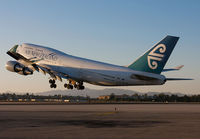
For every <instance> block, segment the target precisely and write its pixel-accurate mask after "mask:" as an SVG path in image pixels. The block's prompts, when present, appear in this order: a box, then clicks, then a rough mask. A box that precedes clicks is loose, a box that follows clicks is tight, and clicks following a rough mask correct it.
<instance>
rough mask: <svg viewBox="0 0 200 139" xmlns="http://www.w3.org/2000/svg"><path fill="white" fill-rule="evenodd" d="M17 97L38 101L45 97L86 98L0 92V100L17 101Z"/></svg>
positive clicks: (83, 98)
mask: <svg viewBox="0 0 200 139" xmlns="http://www.w3.org/2000/svg"><path fill="white" fill-rule="evenodd" d="M19 99H22V100H26V101H29V100H32V99H35V100H38V101H42V100H45V99H49V100H87V99H88V96H87V97H83V96H67V95H49V96H43V95H34V94H29V93H26V94H15V93H12V94H11V93H3V94H0V101H9V100H12V101H19Z"/></svg>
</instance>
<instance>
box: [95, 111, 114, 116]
mask: <svg viewBox="0 0 200 139" xmlns="http://www.w3.org/2000/svg"><path fill="white" fill-rule="evenodd" d="M116 113H118V112H116V111H114V112H103V113H97V114H96V115H98V116H105V115H112V114H116Z"/></svg>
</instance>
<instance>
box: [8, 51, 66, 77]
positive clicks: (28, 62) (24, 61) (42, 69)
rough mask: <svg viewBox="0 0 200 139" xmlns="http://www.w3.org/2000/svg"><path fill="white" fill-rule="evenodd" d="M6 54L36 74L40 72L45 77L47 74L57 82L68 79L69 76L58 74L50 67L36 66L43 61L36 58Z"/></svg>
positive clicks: (9, 52) (11, 53)
mask: <svg viewBox="0 0 200 139" xmlns="http://www.w3.org/2000/svg"><path fill="white" fill-rule="evenodd" d="M7 54H8V55H10V56H11V57H13V58H14V59H16V60H17V61H18V62H20V63H21V64H23V65H25V66H29V67H30V66H31V69H33V70H34V71H35V70H36V71H38V72H42V73H43V74H45V75H46V73H48V74H49V75H50V76H51V78H53V79H55V80H57V79H58V80H59V81H62V78H65V79H68V78H69V75H67V74H65V73H62V72H59V71H56V70H53V69H52V66H51V65H40V64H37V62H39V61H41V60H43V59H36V57H32V58H30V59H27V58H25V57H24V56H22V55H20V54H18V53H13V52H11V51H8V52H7ZM54 67H56V66H54Z"/></svg>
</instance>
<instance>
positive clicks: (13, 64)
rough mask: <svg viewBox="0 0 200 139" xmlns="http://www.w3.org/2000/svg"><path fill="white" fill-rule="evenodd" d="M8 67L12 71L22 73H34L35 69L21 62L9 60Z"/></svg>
mask: <svg viewBox="0 0 200 139" xmlns="http://www.w3.org/2000/svg"><path fill="white" fill-rule="evenodd" d="M6 69H7V70H8V71H11V72H16V73H18V74H21V75H32V74H33V70H32V69H30V68H28V67H25V66H24V65H22V64H20V63H19V62H17V61H8V62H7V63H6Z"/></svg>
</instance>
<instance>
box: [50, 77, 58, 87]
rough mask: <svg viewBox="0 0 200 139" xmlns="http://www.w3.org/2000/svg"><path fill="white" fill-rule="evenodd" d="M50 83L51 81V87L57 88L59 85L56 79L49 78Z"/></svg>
mask: <svg viewBox="0 0 200 139" xmlns="http://www.w3.org/2000/svg"><path fill="white" fill-rule="evenodd" d="M49 83H50V87H51V88H56V87H57V85H56V81H55V80H52V79H50V80H49Z"/></svg>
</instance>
